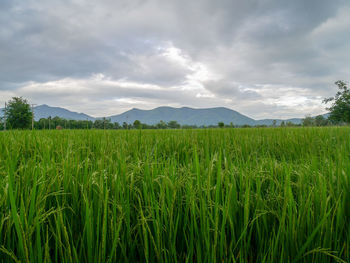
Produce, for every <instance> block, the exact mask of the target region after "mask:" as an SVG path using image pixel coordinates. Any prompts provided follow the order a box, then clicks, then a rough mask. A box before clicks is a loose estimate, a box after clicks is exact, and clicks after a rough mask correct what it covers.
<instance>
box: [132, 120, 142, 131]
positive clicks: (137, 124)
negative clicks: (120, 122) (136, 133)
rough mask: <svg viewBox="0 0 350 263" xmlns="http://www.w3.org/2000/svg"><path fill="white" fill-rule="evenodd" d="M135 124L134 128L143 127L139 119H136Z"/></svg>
mask: <svg viewBox="0 0 350 263" xmlns="http://www.w3.org/2000/svg"><path fill="white" fill-rule="evenodd" d="M133 126H134V129H141V128H142V123H141V122H140V121H139V120H135V121H134V124H133Z"/></svg>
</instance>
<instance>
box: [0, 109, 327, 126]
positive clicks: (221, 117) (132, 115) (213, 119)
mask: <svg viewBox="0 0 350 263" xmlns="http://www.w3.org/2000/svg"><path fill="white" fill-rule="evenodd" d="M2 110H3V109H0V116H3V112H2ZM323 115H324V116H326V115H327V114H323ZM50 116H51V117H52V118H54V117H56V116H58V117H60V118H65V119H70V120H91V121H94V120H97V119H101V118H102V117H97V118H95V117H92V116H90V115H87V114H85V113H80V112H74V111H70V110H67V109H65V108H62V107H51V106H49V105H46V104H43V105H39V106H36V107H34V118H35V120H39V119H41V118H48V117H50ZM107 118H108V119H110V120H111V121H112V122H119V123H120V124H122V123H123V122H127V123H133V122H134V121H135V120H139V121H141V122H142V123H147V124H156V123H158V122H160V121H161V120H162V121H164V122H169V121H177V122H178V123H179V124H181V125H197V126H209V125H217V123H218V122H224V123H225V124H227V125H228V124H230V123H231V122H232V123H233V124H234V125H251V126H256V125H272V124H273V122H274V121H275V120H276V125H280V124H281V122H282V121H284V122H285V123H286V122H292V123H294V124H300V123H301V122H302V118H290V119H260V120H255V119H253V118H250V117H248V116H246V115H244V114H241V113H239V112H238V111H235V110H232V109H229V108H225V107H213V108H191V107H181V108H174V107H169V106H160V107H157V108H154V109H150V110H143V109H139V108H132V109H130V110H128V111H125V112H123V113H121V114H116V115H111V116H109V117H107Z"/></svg>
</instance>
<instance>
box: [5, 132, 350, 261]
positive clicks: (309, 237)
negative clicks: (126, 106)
mask: <svg viewBox="0 0 350 263" xmlns="http://www.w3.org/2000/svg"><path fill="white" fill-rule="evenodd" d="M349 251H350V128H348V127H341V128H339V127H334V128H261V129H258V128H252V129H208V130H129V131H125V130H124V131H122V130H119V131H103V130H102V131H97V130H90V131H84V130H75V131H74V130H72V131H69V130H62V131H34V132H31V131H13V132H0V262H19V261H21V262H350V254H349Z"/></svg>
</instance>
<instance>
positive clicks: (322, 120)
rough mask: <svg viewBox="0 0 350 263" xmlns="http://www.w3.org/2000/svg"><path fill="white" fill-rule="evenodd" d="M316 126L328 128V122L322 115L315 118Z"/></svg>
mask: <svg viewBox="0 0 350 263" xmlns="http://www.w3.org/2000/svg"><path fill="white" fill-rule="evenodd" d="M315 125H316V126H327V125H328V120H327V119H326V118H325V117H323V116H322V115H318V116H316V117H315Z"/></svg>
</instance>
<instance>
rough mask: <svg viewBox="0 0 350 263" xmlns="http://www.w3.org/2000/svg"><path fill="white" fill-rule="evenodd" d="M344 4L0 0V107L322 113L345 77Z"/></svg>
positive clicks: (331, 0)
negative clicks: (20, 100) (22, 101)
mask: <svg viewBox="0 0 350 263" xmlns="http://www.w3.org/2000/svg"><path fill="white" fill-rule="evenodd" d="M349 14H350V1H349V0H293V1H290V0H244V1H243V0H219V1H213V0H193V1H188V0H150V1H147V0H143V1H142V0H101V1H92V0H91V1H84V0H49V1H48V0H1V1H0V107H2V106H3V105H4V103H5V101H7V100H9V99H10V98H11V97H13V96H23V97H24V98H27V99H28V100H29V101H30V102H31V103H36V104H48V105H51V106H60V107H65V108H67V109H70V110H73V111H79V112H85V113H87V114H90V115H92V116H108V115H113V114H117V113H121V112H124V111H126V110H128V109H131V108H141V109H151V108H155V107H157V106H165V105H167V106H174V107H181V106H190V107H195V108H204V107H216V106H224V107H228V108H231V109H234V110H237V111H239V112H241V113H243V114H246V115H248V116H250V117H253V118H255V119H260V118H289V117H303V116H305V115H306V114H312V115H314V114H319V113H324V112H325V109H324V108H325V106H324V105H322V103H321V101H322V98H324V97H329V96H332V95H334V93H335V92H336V90H337V89H336V86H335V85H334V82H335V81H336V80H339V79H341V80H350V63H349V62H350V16H349Z"/></svg>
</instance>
